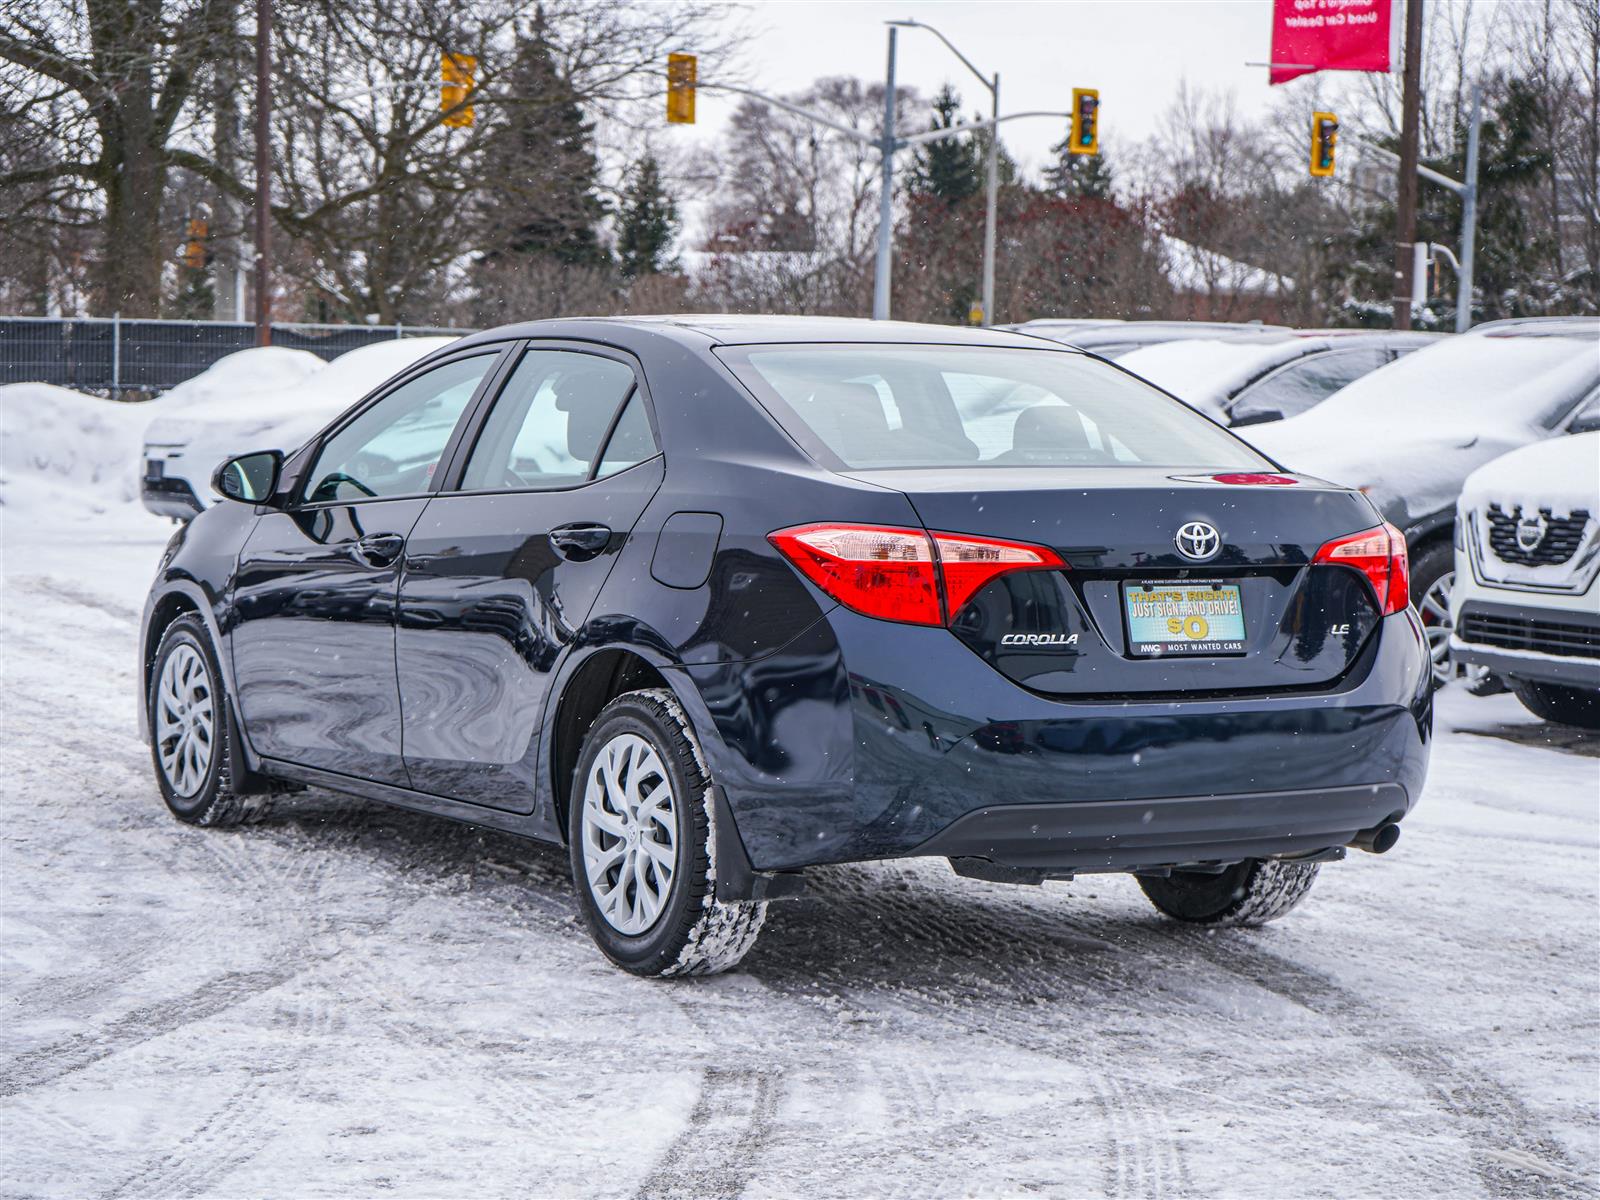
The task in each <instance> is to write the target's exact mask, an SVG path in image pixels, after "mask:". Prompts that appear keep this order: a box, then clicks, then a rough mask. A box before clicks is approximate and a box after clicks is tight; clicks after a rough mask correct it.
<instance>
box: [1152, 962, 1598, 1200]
mask: <svg viewBox="0 0 1600 1200" xmlns="http://www.w3.org/2000/svg"><path fill="white" fill-rule="evenodd" d="M1172 933H1173V934H1175V935H1176V936H1177V938H1178V940H1180V941H1182V942H1185V943H1187V944H1188V945H1189V947H1190V948H1191V949H1193V950H1195V951H1196V952H1197V953H1198V954H1199V955H1200V956H1201V957H1203V958H1205V959H1206V960H1207V961H1209V962H1210V963H1212V964H1213V965H1214V966H1217V967H1220V968H1221V969H1222V970H1224V971H1227V972H1228V973H1229V974H1232V975H1235V976H1237V977H1238V978H1240V979H1244V980H1247V981H1248V982H1250V983H1253V984H1255V985H1256V986H1258V987H1261V988H1264V989H1265V990H1266V991H1269V992H1271V993H1272V994H1274V995H1276V996H1280V997H1282V998H1283V999H1285V1000H1288V1001H1290V1002H1292V1003H1294V1004H1298V1005H1299V1006H1301V1007H1302V1008H1305V1009H1308V1010H1310V1011H1311V1012H1313V1013H1315V1014H1317V1015H1318V1016H1320V1017H1322V1018H1324V1019H1326V1020H1328V1021H1330V1022H1332V1023H1334V1024H1335V1025H1337V1026H1339V1027H1340V1028H1341V1029H1343V1030H1344V1031H1345V1033H1346V1034H1347V1035H1348V1036H1350V1037H1351V1038H1353V1039H1354V1040H1355V1041H1357V1042H1359V1043H1360V1044H1361V1045H1363V1046H1365V1047H1366V1048H1367V1049H1368V1050H1370V1051H1371V1052H1372V1053H1373V1054H1376V1055H1381V1056H1382V1057H1384V1058H1386V1059H1388V1060H1389V1061H1390V1062H1392V1063H1394V1064H1395V1065H1396V1066H1398V1067H1399V1068H1400V1069H1401V1070H1403V1071H1404V1072H1405V1073H1407V1074H1408V1075H1411V1076H1412V1077H1413V1078H1414V1079H1416V1081H1417V1082H1418V1083H1420V1084H1421V1085H1422V1087H1423V1088H1424V1089H1425V1090H1426V1091H1427V1092H1428V1093H1430V1094H1431V1095H1432V1096H1434V1097H1435V1098H1436V1099H1437V1100H1438V1101H1439V1102H1440V1107H1441V1109H1442V1110H1443V1111H1444V1112H1445V1113H1447V1114H1448V1115H1449V1116H1450V1117H1452V1118H1453V1119H1454V1120H1455V1121H1456V1123H1457V1124H1458V1125H1460V1126H1461V1127H1462V1130H1463V1133H1464V1134H1465V1136H1466V1139H1467V1143H1468V1145H1469V1146H1470V1147H1471V1148H1472V1157H1473V1168H1474V1170H1475V1171H1476V1172H1477V1175H1478V1178H1479V1180H1480V1181H1481V1182H1482V1184H1483V1186H1484V1188H1485V1190H1486V1191H1488V1193H1489V1194H1490V1195H1492V1196H1497V1197H1506V1198H1507V1200H1513V1198H1516V1197H1522V1196H1526V1195H1528V1194H1529V1191H1530V1188H1535V1187H1537V1188H1540V1189H1541V1190H1543V1191H1544V1194H1547V1195H1553V1196H1563V1197H1566V1196H1571V1197H1593V1196H1600V1187H1597V1186H1595V1184H1593V1183H1592V1182H1590V1181H1588V1180H1586V1179H1585V1178H1584V1176H1583V1175H1582V1174H1580V1173H1579V1172H1578V1171H1577V1169H1576V1168H1575V1166H1574V1164H1573V1163H1572V1161H1571V1159H1570V1158H1569V1157H1568V1155H1567V1152H1566V1150H1565V1149H1563V1147H1562V1146H1561V1143H1560V1142H1559V1141H1558V1140H1557V1139H1556V1138H1555V1137H1554V1136H1553V1135H1551V1134H1550V1133H1548V1132H1545V1131H1544V1130H1543V1129H1542V1128H1541V1126H1540V1123H1539V1121H1538V1120H1537V1118H1536V1117H1535V1116H1534V1114H1533V1112H1532V1111H1531V1110H1530V1109H1529V1108H1528V1107H1527V1105H1525V1104H1524V1103H1523V1102H1522V1101H1521V1100H1520V1099H1519V1098H1518V1097H1517V1096H1515V1095H1514V1094H1513V1093H1512V1092H1511V1091H1510V1090H1509V1089H1508V1088H1507V1087H1505V1085H1503V1084H1501V1083H1500V1082H1498V1081H1497V1080H1495V1079H1494V1078H1493V1077H1492V1076H1490V1075H1489V1074H1487V1073H1485V1072H1483V1071H1478V1070H1475V1069H1473V1068H1471V1067H1468V1066H1464V1065H1462V1064H1461V1063H1458V1062H1456V1061H1455V1058H1454V1056H1453V1055H1452V1054H1451V1053H1450V1051H1449V1047H1447V1046H1446V1045H1445V1043H1443V1042H1441V1041H1439V1040H1438V1039H1436V1038H1432V1037H1429V1036H1428V1035H1426V1034H1424V1033H1423V1032H1421V1031H1420V1030H1418V1029H1416V1028H1414V1027H1412V1026H1408V1025H1407V1024H1405V1023H1404V1022H1403V1021H1399V1020H1397V1019H1396V1018H1395V1016H1394V1015H1393V1014H1392V1013H1389V1012H1385V1011H1382V1010H1380V1009H1379V1008H1378V1007H1377V1006H1376V1005H1374V1004H1372V1003H1371V1002H1369V1001H1367V1000H1364V999H1362V998H1361V997H1360V996H1357V995H1356V994H1355V993H1354V992H1351V991H1349V990H1348V989H1346V988H1343V987H1341V986H1340V985H1338V984H1336V983H1335V982H1333V980H1331V979H1329V978H1328V977H1327V976H1326V975H1323V974H1320V973H1319V972H1316V971H1313V970H1310V969H1308V968H1306V967H1302V966H1299V965H1298V964H1296V963H1293V962H1290V961H1289V960H1288V959H1285V958H1282V957H1280V956H1279V955H1277V954H1273V953H1271V952H1268V951H1263V950H1261V949H1259V948H1257V947H1254V946H1248V945H1247V946H1245V947H1243V948H1244V949H1245V950H1246V951H1247V953H1245V954H1243V955H1241V954H1239V953H1237V951H1238V950H1239V949H1240V948H1241V947H1240V946H1239V941H1240V940H1242V938H1239V937H1237V936H1230V935H1223V936H1222V937H1220V938H1219V937H1218V936H1217V935H1215V934H1211V935H1207V934H1202V933H1198V932H1192V931H1187V930H1173V931H1172Z"/></svg>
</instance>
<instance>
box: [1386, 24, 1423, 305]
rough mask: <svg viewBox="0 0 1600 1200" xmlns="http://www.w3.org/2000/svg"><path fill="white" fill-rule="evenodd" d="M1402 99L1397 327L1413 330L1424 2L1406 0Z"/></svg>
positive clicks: (1395, 294)
mask: <svg viewBox="0 0 1600 1200" xmlns="http://www.w3.org/2000/svg"><path fill="white" fill-rule="evenodd" d="M1402 88H1403V91H1402V94H1401V100H1400V181H1399V182H1400V187H1399V193H1398V197H1397V199H1396V201H1395V231H1394V241H1395V247H1394V288H1393V290H1392V291H1391V292H1390V298H1391V300H1392V302H1393V304H1394V327H1395V328H1396V329H1410V328H1411V274H1412V255H1413V253H1414V252H1413V251H1412V249H1411V246H1412V243H1414V242H1415V241H1416V240H1417V159H1418V154H1417V142H1418V127H1419V125H1420V123H1421V122H1420V119H1419V118H1420V110H1421V107H1422V0H1406V49H1405V74H1404V76H1403V79H1402Z"/></svg>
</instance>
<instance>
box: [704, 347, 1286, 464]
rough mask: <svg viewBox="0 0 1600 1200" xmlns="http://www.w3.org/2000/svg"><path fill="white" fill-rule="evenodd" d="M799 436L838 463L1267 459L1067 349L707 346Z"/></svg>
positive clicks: (1125, 377)
mask: <svg viewBox="0 0 1600 1200" xmlns="http://www.w3.org/2000/svg"><path fill="white" fill-rule="evenodd" d="M719 353H720V354H721V356H722V357H723V360H724V361H725V362H727V364H728V366H729V368H730V369H731V370H732V371H733V372H734V374H735V375H737V376H738V377H739V379H740V380H741V381H742V382H743V383H744V384H745V386H746V387H748V388H749V389H750V390H751V391H752V392H753V393H754V394H755V396H756V398H757V399H758V400H760V401H761V403H762V404H763V405H764V406H765V407H766V408H767V409H768V410H769V411H770V412H771V413H772V414H773V416H774V417H776V418H777V420H778V421H779V422H780V423H781V424H783V425H784V426H785V427H786V428H787V429H788V430H789V432H790V433H791V434H792V435H794V437H795V439H796V440H797V441H799V442H800V443H801V444H802V445H806V446H808V447H813V448H814V447H816V445H817V444H818V443H820V444H821V446H822V447H823V448H825V449H826V450H827V451H829V452H831V453H832V454H833V455H834V456H835V457H837V458H838V459H840V460H841V461H843V462H844V464H845V465H846V466H848V467H855V468H872V467H974V466H981V467H1041V466H1043V467H1050V466H1063V467H1066V466H1073V467H1076V466H1117V465H1119V464H1123V465H1132V464H1139V465H1150V466H1171V467H1186V468H1212V467H1215V468H1228V469H1250V470H1255V469H1263V468H1269V467H1270V464H1269V463H1268V462H1267V460H1266V459H1264V458H1262V457H1261V456H1260V455H1259V454H1258V453H1256V452H1255V451H1254V450H1252V449H1251V448H1250V447H1249V446H1247V445H1245V444H1244V443H1243V442H1241V441H1239V439H1237V438H1235V437H1234V436H1233V435H1231V434H1229V433H1228V432H1226V431H1225V430H1223V429H1220V428H1218V427H1217V426H1216V425H1214V424H1212V423H1211V422H1210V421H1208V420H1206V419H1205V418H1204V417H1202V416H1200V415H1199V414H1198V413H1195V412H1194V411H1193V410H1191V409H1189V408H1188V407H1186V406H1185V405H1183V404H1181V403H1179V402H1178V401H1175V400H1173V399H1171V398H1170V397H1168V396H1165V395H1163V394H1162V393H1161V392H1159V391H1157V390H1156V389H1155V388H1152V387H1151V386H1149V385H1148V384H1146V383H1144V382H1143V381H1141V380H1139V379H1136V378H1134V377H1133V376H1131V375H1128V374H1127V373H1126V372H1123V371H1119V370H1117V369H1116V368H1115V367H1111V366H1108V365H1107V364H1105V363H1102V362H1098V361H1096V360H1095V359H1092V358H1088V357H1086V356H1084V355H1081V354H1074V353H1072V352H1070V351H1061V352H1056V351H1049V350H1031V349H1016V350H1011V349H1002V348H989V347H968V346H900V345H895V346H888V345H835V346H752V347H738V348H726V349H723V350H722V351H719Z"/></svg>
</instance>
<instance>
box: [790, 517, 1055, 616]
mask: <svg viewBox="0 0 1600 1200" xmlns="http://www.w3.org/2000/svg"><path fill="white" fill-rule="evenodd" d="M768 540H769V541H771V542H772V544H773V545H774V546H776V547H777V548H778V549H779V550H781V551H782V552H783V555H784V557H785V558H787V559H788V560H789V561H790V562H792V563H793V564H794V565H795V566H796V567H797V568H798V569H799V571H800V573H801V574H802V575H804V576H805V577H806V578H807V579H809V580H811V582H812V583H814V584H816V585H817V586H818V587H819V588H821V589H822V590H823V591H825V592H827V593H828V595H830V596H832V597H833V598H834V599H835V600H837V601H838V602H839V603H840V604H843V605H844V606H845V607H846V608H851V609H854V610H855V611H856V612H858V613H864V614H865V615H867V616H869V617H878V618H879V619H881V620H884V621H903V622H907V623H909V624H912V625H943V624H944V623H945V622H946V620H947V619H948V616H947V614H948V615H949V616H953V615H954V614H955V613H958V612H960V611H961V609H962V607H963V606H964V605H965V604H966V603H967V601H968V600H970V599H972V597H973V596H974V595H976V594H977V592H978V590H979V589H980V588H982V587H983V586H984V585H985V584H987V583H988V582H989V581H990V580H992V579H994V578H995V577H996V576H998V575H1004V574H1005V573H1006V572H1008V571H1025V570H1031V569H1038V568H1040V567H1062V566H1064V565H1065V564H1064V563H1063V562H1062V561H1061V558H1060V557H1059V556H1058V555H1057V554H1056V553H1055V551H1053V550H1048V549H1046V548H1045V547H1043V546H1030V545H1028V544H1026V543H1024V542H1006V541H1001V540H999V539H997V538H984V537H974V536H972V535H970V534H960V533H933V534H929V533H927V532H925V531H923V530H921V529H900V528H896V527H894V526H887V525H834V524H819V525H796V526H794V527H793V528H791V529H780V530H778V531H777V532H776V533H773V534H769V535H768ZM941 593H942V596H941Z"/></svg>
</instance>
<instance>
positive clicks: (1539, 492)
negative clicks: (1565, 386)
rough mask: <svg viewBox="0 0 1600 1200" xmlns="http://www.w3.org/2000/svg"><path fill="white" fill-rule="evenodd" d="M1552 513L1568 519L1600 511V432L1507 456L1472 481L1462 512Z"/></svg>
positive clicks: (1463, 494) (1465, 489) (1537, 445)
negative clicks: (1544, 510) (1489, 509)
mask: <svg viewBox="0 0 1600 1200" xmlns="http://www.w3.org/2000/svg"><path fill="white" fill-rule="evenodd" d="M1491 504H1498V505H1499V506H1500V507H1501V508H1503V509H1505V510H1506V511H1508V512H1509V511H1511V510H1512V509H1514V508H1517V507H1518V506H1520V507H1522V508H1523V509H1524V510H1527V509H1535V508H1547V509H1549V510H1550V512H1551V514H1552V515H1553V516H1557V517H1564V516H1567V515H1569V514H1570V513H1572V512H1574V511H1576V510H1579V509H1583V510H1586V511H1587V512H1589V513H1590V514H1594V513H1596V512H1597V511H1600V432H1595V433H1575V434H1572V435H1570V436H1568V437H1556V438H1548V439H1546V440H1545V441H1542V442H1535V443H1534V444H1533V445H1531V446H1524V447H1522V448H1521V449H1520V450H1513V451H1512V452H1511V453H1510V454H1503V455H1501V456H1500V457H1499V458H1497V459H1495V460H1494V461H1493V462H1491V463H1486V464H1485V465H1484V466H1481V467H1479V468H1478V469H1477V470H1476V471H1474V472H1473V473H1472V474H1471V475H1469V476H1468V477H1467V482H1466V484H1465V486H1464V487H1463V488H1462V489H1461V507H1462V508H1463V509H1464V510H1467V511H1472V510H1475V509H1484V508H1487V507H1488V506H1489V505H1491Z"/></svg>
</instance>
